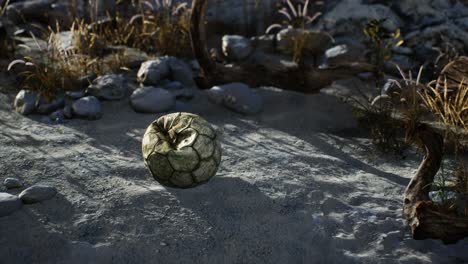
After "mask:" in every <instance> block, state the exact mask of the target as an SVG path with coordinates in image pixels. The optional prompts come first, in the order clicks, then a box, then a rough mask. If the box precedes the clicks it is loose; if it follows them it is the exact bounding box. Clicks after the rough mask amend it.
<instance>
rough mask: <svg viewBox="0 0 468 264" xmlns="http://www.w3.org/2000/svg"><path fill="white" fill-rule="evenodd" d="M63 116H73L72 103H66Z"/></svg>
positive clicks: (69, 117)
mask: <svg viewBox="0 0 468 264" xmlns="http://www.w3.org/2000/svg"><path fill="white" fill-rule="evenodd" d="M63 116H64V117H65V118H68V119H71V118H73V109H72V106H71V105H66V106H65V107H64V108H63Z"/></svg>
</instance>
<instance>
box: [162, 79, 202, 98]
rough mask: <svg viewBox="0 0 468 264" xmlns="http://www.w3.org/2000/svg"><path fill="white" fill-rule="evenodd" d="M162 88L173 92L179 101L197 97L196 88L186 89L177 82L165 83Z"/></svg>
mask: <svg viewBox="0 0 468 264" xmlns="http://www.w3.org/2000/svg"><path fill="white" fill-rule="evenodd" d="M161 87H162V88H164V89H165V90H167V91H169V92H171V93H172V94H173V95H174V96H175V97H176V98H177V99H179V98H180V99H192V98H193V97H194V96H195V91H194V88H192V87H185V86H184V85H183V84H182V83H180V82H177V81H172V82H171V81H168V82H163V83H162V84H161Z"/></svg>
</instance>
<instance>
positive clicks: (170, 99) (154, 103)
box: [130, 86, 176, 113]
mask: <svg viewBox="0 0 468 264" xmlns="http://www.w3.org/2000/svg"><path fill="white" fill-rule="evenodd" d="M175 102H176V98H175V96H174V95H173V94H172V93H171V92H168V91H166V90H164V89H162V88H156V87H152V86H148V87H142V88H138V89H136V90H135V91H134V92H133V94H132V96H131V97H130V104H131V106H132V108H133V109H134V110H135V111H137V112H142V113H162V112H166V111H169V110H170V109H172V108H173V107H174V105H175Z"/></svg>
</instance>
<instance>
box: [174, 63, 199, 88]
mask: <svg viewBox="0 0 468 264" xmlns="http://www.w3.org/2000/svg"><path fill="white" fill-rule="evenodd" d="M169 69H170V77H171V79H172V80H173V81H177V82H180V83H182V84H183V85H186V86H195V81H194V79H193V72H192V69H191V68H190V66H189V65H188V64H187V63H185V62H184V61H182V60H179V59H177V58H175V57H169Z"/></svg>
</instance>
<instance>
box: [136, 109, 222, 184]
mask: <svg viewBox="0 0 468 264" xmlns="http://www.w3.org/2000/svg"><path fill="white" fill-rule="evenodd" d="M142 151H143V158H144V160H145V164H146V166H147V167H148V169H149V170H150V172H151V174H152V175H153V177H154V178H155V179H156V180H157V181H158V182H160V183H161V184H163V185H165V186H170V187H178V188H189V187H194V186H197V185H200V184H202V183H205V182H207V181H208V180H209V179H210V178H211V177H213V176H214V175H215V174H216V171H217V170H218V167H219V165H220V162H221V145H220V143H219V141H218V139H217V135H216V132H215V130H214V129H213V127H211V125H210V124H209V123H208V122H207V121H206V120H204V119H203V118H201V117H200V116H197V115H194V114H189V113H173V114H169V115H165V116H162V117H160V118H159V119H157V120H156V121H154V122H153V123H151V125H150V126H149V127H148V129H147V130H146V132H145V135H144V137H143V142H142Z"/></svg>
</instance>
